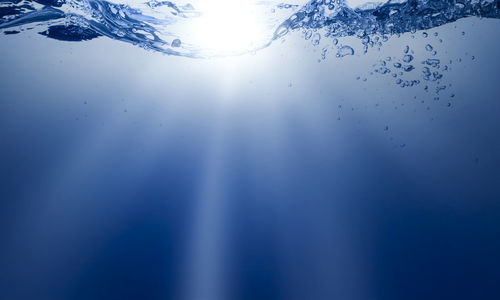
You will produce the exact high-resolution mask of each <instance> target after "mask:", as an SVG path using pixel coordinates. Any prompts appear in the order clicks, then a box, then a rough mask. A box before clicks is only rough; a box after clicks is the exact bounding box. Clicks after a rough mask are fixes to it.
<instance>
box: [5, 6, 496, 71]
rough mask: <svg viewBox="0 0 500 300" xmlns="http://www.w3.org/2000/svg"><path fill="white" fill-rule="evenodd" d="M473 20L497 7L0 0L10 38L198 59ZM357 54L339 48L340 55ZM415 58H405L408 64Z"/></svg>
mask: <svg viewBox="0 0 500 300" xmlns="http://www.w3.org/2000/svg"><path fill="white" fill-rule="evenodd" d="M471 16H476V17H480V18H496V19H498V18H500V1H497V0H483V1H481V0H463V1H457V0H407V1H402V0H390V1H388V2H385V3H381V2H367V3H364V4H363V5H361V6H358V7H355V8H353V7H350V6H349V5H348V3H346V1H345V0H313V1H300V0H287V1H286V2H279V1H275V0H269V1H265V0H261V1H258V0H241V1H230V0H212V1H207V0H191V1H183V0H179V1H177V0H174V1H161V0H150V1H146V2H142V1H140V0H139V1H134V0H116V1H103V0H0V32H3V34H6V35H8V34H18V33H21V32H23V31H27V30H36V31H37V32H38V33H40V34H42V35H44V36H46V37H48V38H52V39H57V40H63V41H85V40H91V39H94V38H97V37H100V36H105V37H108V38H111V39H114V40H119V41H123V42H127V43H131V44H134V45H137V46H139V47H142V48H145V49H150V50H154V51H159V52H162V53H165V54H169V55H179V56H186V57H196V58H200V57H214V56H226V55H236V54H243V53H247V52H253V51H256V50H259V49H262V48H265V47H267V46H269V45H270V44H271V43H272V42H273V41H275V40H277V39H280V38H282V37H284V36H286V35H287V34H288V33H289V32H292V31H297V30H303V31H304V32H305V38H306V39H311V40H312V41H313V44H314V43H316V44H319V41H320V40H321V39H322V38H323V39H328V38H329V39H332V40H333V41H334V43H335V44H336V43H337V42H336V39H337V38H340V37H345V36H356V37H358V38H359V39H360V40H361V41H362V44H363V47H364V51H365V52H366V51H367V50H368V49H369V48H370V47H374V46H377V45H380V43H381V42H382V41H383V40H385V39H387V38H388V36H394V35H400V34H402V33H406V32H416V31H420V30H427V29H430V28H434V27H437V26H441V25H444V24H447V23H450V22H454V21H456V20H459V19H461V18H466V17H471ZM353 51H354V50H353V49H352V48H351V47H349V46H342V47H340V48H339V51H338V53H337V57H344V56H349V55H352V54H354V52H353ZM431 51H432V50H431ZM411 59H412V58H410V56H409V55H408V56H405V57H404V58H403V63H410V61H411ZM434 65H435V62H432V61H431V62H429V68H431V67H433V66H434ZM406 66H408V64H407V65H406ZM403 68H404V67H403ZM407 68H408V67H407ZM409 71H411V70H407V69H405V70H404V72H409ZM427 73H428V72H427ZM425 76H426V77H429V78H431V77H432V76H434V75H432V73H431V75H428V74H427V75H425Z"/></svg>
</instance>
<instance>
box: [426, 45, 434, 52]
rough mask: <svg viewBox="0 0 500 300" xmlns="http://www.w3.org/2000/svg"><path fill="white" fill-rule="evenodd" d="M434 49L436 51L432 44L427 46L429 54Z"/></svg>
mask: <svg viewBox="0 0 500 300" xmlns="http://www.w3.org/2000/svg"><path fill="white" fill-rule="evenodd" d="M433 49H434V48H433V47H432V45H431V44H427V45H426V46H425V50H427V51H429V52H430V51H432V50H433Z"/></svg>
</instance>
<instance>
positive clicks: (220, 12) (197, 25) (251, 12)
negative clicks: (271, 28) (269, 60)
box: [191, 0, 265, 54]
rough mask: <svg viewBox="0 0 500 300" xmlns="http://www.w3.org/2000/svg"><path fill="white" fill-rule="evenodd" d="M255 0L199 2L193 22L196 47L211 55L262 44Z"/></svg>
mask: <svg viewBox="0 0 500 300" xmlns="http://www.w3.org/2000/svg"><path fill="white" fill-rule="evenodd" d="M256 6H257V4H256V1H252V0H211V1H202V3H200V7H199V11H200V12H201V16H200V17H198V18H197V20H196V21H195V22H193V27H192V30H191V31H192V34H193V37H194V42H195V44H196V46H198V47H200V48H201V49H202V51H203V52H210V53H213V54H230V53H241V52H245V51H249V50H253V49H255V48H257V47H259V46H262V43H263V40H265V38H264V37H263V35H264V28H262V26H263V25H262V20H260V18H261V16H259V14H258V11H257V7H256Z"/></svg>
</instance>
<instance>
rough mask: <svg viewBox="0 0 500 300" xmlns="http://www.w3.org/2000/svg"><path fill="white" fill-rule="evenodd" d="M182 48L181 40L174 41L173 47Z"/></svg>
mask: <svg viewBox="0 0 500 300" xmlns="http://www.w3.org/2000/svg"><path fill="white" fill-rule="evenodd" d="M180 46H181V40H179V39H175V40H173V41H172V47H180Z"/></svg>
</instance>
